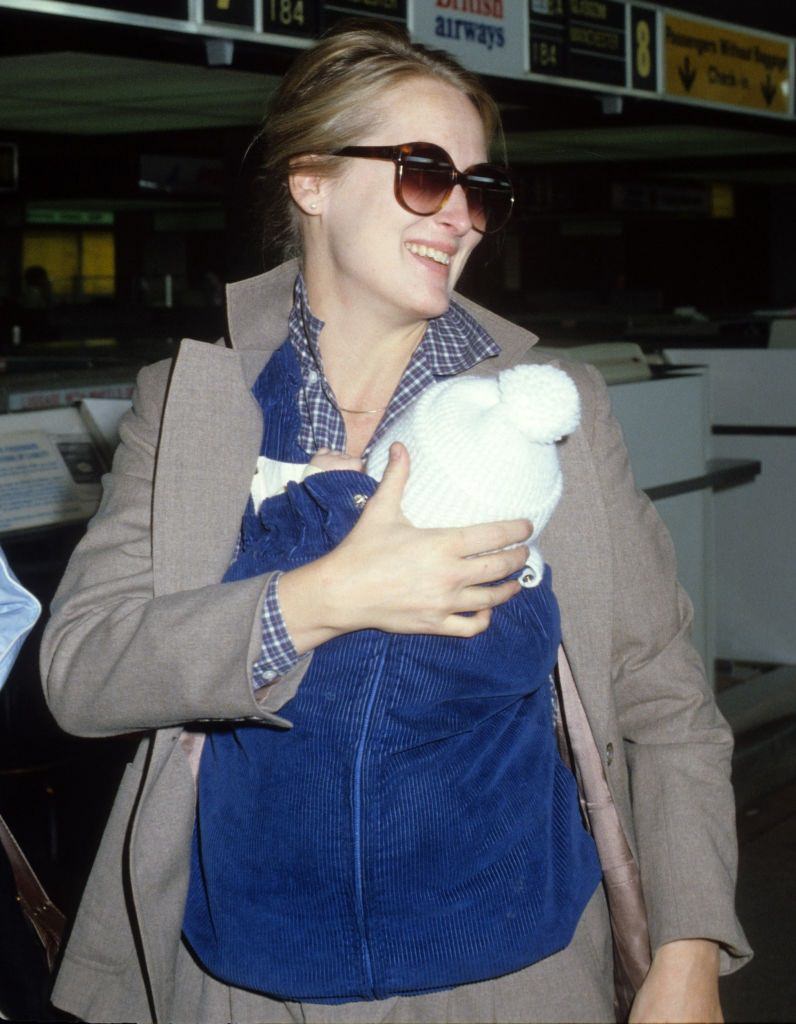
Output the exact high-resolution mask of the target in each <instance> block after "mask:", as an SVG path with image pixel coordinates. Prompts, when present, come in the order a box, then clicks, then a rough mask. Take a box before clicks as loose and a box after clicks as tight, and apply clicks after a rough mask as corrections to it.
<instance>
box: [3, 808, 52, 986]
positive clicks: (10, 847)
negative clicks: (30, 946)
mask: <svg viewBox="0 0 796 1024" xmlns="http://www.w3.org/2000/svg"><path fill="white" fill-rule="evenodd" d="M0 845H2V847H3V849H4V850H5V853H6V856H7V857H8V860H9V863H10V864H11V870H12V872H13V875H14V883H15V885H16V888H17V902H18V903H19V905H20V908H21V909H22V913H23V914H24V915H25V917H26V918H27V919H28V921H29V922H30V924H31V926H32V927H33V929H34V931H35V932H36V935H37V936H38V938H39V941H40V942H41V944H42V946H43V947H44V952H45V954H46V956H47V966H48V967H49V969H50V970H52V969H53V966H54V964H55V960H56V958H57V956H58V951H59V949H60V948H61V941H62V939H63V936H64V931H65V930H66V918H65V917H64V915H63V914H62V913H61V911H60V910H59V909H58V907H56V905H55V904H54V903H53V902H52V901H51V900H50V898H49V896H48V895H47V893H46V892H45V891H44V886H43V885H42V884H41V882H40V881H39V879H38V876H37V875H36V872H35V871H34V870H33V868H32V867H31V866H30V862H29V861H28V859H27V857H26V856H25V854H24V853H23V852H22V849H21V848H20V845H19V843H18V842H17V841H16V839H15V838H14V835H13V833H12V832H11V829H10V828H9V827H8V825H7V824H6V823H5V821H4V820H3V817H2V815H0Z"/></svg>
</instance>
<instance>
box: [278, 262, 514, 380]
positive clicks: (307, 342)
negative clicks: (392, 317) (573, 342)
mask: <svg viewBox="0 0 796 1024" xmlns="http://www.w3.org/2000/svg"><path fill="white" fill-rule="evenodd" d="M323 326H324V324H323V321H322V320H319V319H318V318H317V317H316V316H315V315H314V314H313V312H312V310H311V309H310V304H309V299H308V297H307V286H306V284H305V283H304V277H303V275H302V274H301V273H299V274H298V275H297V277H296V283H295V285H294V289H293V308H292V309H291V311H290V317H289V318H288V334H289V337H290V341H291V344H292V345H293V348H294V350H295V352H296V355H297V356H298V359H299V363H300V365H301V368H302V373H306V372H307V371H308V370H310V369H314V370H316V371H317V372H318V373H319V374H320V375H321V377H323V359H322V356H321V349H320V334H321V331H322V330H323ZM499 353H500V345H498V343H497V342H496V341H495V340H494V338H493V337H492V336H491V335H490V334H489V332H488V331H486V330H485V329H484V328H483V327H482V326H481V325H480V324H479V323H478V321H477V320H476V319H475V317H473V316H472V315H471V314H470V313H468V312H467V310H465V309H464V308H463V307H462V306H460V305H459V304H458V302H454V301H453V300H451V303H450V306H449V307H448V309H447V310H446V311H445V312H444V313H443V314H442V315H441V316H437V317H433V318H432V319H431V320H429V322H428V327H427V328H426V332H425V334H424V336H423V341H422V342H421V344H420V345H419V346H418V349H417V351H416V353H415V355H414V356H413V361H414V359H415V358H417V357H418V356H419V357H422V358H423V360H424V361H425V363H426V365H427V366H428V368H429V370H430V371H431V373H432V374H433V375H434V376H435V377H449V376H452V375H453V374H455V373H463V372H464V371H465V370H469V369H470V367H472V366H475V365H476V363H480V362H482V361H483V360H484V359H488V358H490V357H491V356H496V355H499Z"/></svg>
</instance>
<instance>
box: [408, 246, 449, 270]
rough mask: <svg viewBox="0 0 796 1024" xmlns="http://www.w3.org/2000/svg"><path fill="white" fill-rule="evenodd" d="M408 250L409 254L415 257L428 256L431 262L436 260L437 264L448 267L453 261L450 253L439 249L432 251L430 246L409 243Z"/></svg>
mask: <svg viewBox="0 0 796 1024" xmlns="http://www.w3.org/2000/svg"><path fill="white" fill-rule="evenodd" d="M406 248H407V249H408V250H409V252H412V253H414V254H415V256H427V257H428V258H429V259H430V260H434V262H435V263H443V264H444V265H445V266H446V267H447V266H448V264H449V263H450V261H451V258H450V256H449V255H448V253H446V252H441V251H440V250H439V249H432V248H431V246H430V245H415V243H414V242H407V243H406Z"/></svg>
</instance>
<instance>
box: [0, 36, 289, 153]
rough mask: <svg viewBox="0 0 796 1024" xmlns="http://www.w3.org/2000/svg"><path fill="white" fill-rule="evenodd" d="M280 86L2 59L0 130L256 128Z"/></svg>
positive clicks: (41, 59)
mask: <svg viewBox="0 0 796 1024" xmlns="http://www.w3.org/2000/svg"><path fill="white" fill-rule="evenodd" d="M278 81H279V79H278V78H276V77H275V76H273V75H264V74H263V75H259V74H253V73H251V72H248V71H233V70H230V69H228V68H206V67H197V66H194V65H189V64H167V63H164V62H160V61H154V60H137V59H135V58H131V57H115V56H114V57H111V56H104V55H102V54H91V53H73V52H69V51H67V52H61V53H35V54H24V55H21V56H13V57H3V58H2V59H0V130H2V131H25V132H59V133H63V132H66V133H68V134H77V135H104V134H109V133H118V132H124V133H127V132H144V131H147V132H149V131H180V130H183V129H190V128H216V127H221V126H229V125H256V124H258V123H259V121H260V120H261V119H262V116H263V111H264V109H265V103H266V101H267V99H268V97H269V95H270V94H271V92H273V90H274V88H275V87H276V85H277V83H278Z"/></svg>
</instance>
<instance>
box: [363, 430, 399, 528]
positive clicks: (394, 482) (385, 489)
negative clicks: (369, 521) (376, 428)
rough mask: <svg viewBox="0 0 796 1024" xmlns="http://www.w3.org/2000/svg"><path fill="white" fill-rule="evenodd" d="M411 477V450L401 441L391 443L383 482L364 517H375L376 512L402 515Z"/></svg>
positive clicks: (394, 515)
mask: <svg viewBox="0 0 796 1024" xmlns="http://www.w3.org/2000/svg"><path fill="white" fill-rule="evenodd" d="M408 479H409V452H408V451H407V450H406V448H405V447H404V445H402V444H401V443H400V442H399V441H396V442H395V443H394V444H392V445H390V458H389V460H388V462H387V466H386V468H385V470H384V475H383V476H382V478H381V483H380V484H379V486H378V487H377V488H376V492H375V494H374V495H373V497H372V498H371V499H370V501H369V502H368V504H367V508H366V510H365V512H364V513H363V519H364V518H365V517H366V516H368V517H370V518H373V516H374V513H375V514H378V515H386V516H387V517H389V518H393V517H401V518H402V515H403V514H402V512H401V498H402V497H403V493H404V488H405V487H406V481H407V480H408Z"/></svg>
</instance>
